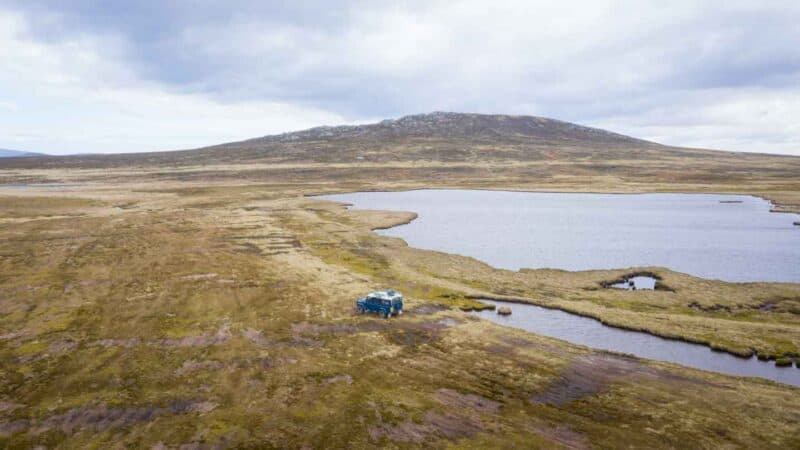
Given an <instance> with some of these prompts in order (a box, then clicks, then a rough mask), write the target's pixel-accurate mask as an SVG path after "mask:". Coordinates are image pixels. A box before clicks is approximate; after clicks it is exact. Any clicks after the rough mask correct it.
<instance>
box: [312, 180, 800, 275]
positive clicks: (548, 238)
mask: <svg viewBox="0 0 800 450" xmlns="http://www.w3.org/2000/svg"><path fill="white" fill-rule="evenodd" d="M322 198H325V199H330V200H336V201H341V202H346V203H351V204H353V206H354V207H355V208H359V209H382V210H399V211H414V212H416V213H418V215H419V217H418V218H417V219H416V220H414V221H413V222H411V223H410V224H407V225H402V226H398V227H394V228H390V229H388V230H382V231H379V233H380V234H383V235H386V236H396V237H400V238H403V239H404V240H405V241H406V242H408V244H409V245H410V246H412V247H416V248H423V249H430V250H438V251H442V252H446V253H454V254H460V255H466V256H472V257H475V258H477V259H480V260H482V261H485V262H487V263H489V264H490V265H492V266H494V267H498V268H503V269H511V270H517V269H520V268H523V267H527V268H556V269H566V270H589V269H617V268H627V267H646V266H660V267H667V268H670V269H672V270H676V271H678V272H685V273H689V274H692V275H696V276H699V277H703V278H709V279H720V280H726V281H739V282H742V281H784V282H800V230H799V229H798V227H796V226H794V225H793V222H794V221H798V220H800V215H797V214H786V213H770V206H771V205H770V203H769V202H767V201H766V200H763V199H760V198H756V197H751V196H741V195H717V194H584V193H532V192H507V191H478V190H416V191H403V192H358V193H352V194H341V195H328V196H323V197H322ZM731 202H734V203H731Z"/></svg>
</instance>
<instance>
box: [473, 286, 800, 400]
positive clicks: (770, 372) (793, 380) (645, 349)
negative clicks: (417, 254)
mask: <svg viewBox="0 0 800 450" xmlns="http://www.w3.org/2000/svg"><path fill="white" fill-rule="evenodd" d="M481 301H483V302H485V303H489V304H492V305H495V306H496V307H500V306H507V307H510V308H511V315H508V316H503V315H500V314H497V312H496V311H491V310H484V311H476V312H473V313H472V314H475V315H477V316H480V317H482V318H484V319H488V320H491V321H492V322H496V323H499V324H501V325H505V326H509V327H515V328H520V329H523V330H526V331H531V332H533V333H537V334H541V335H544V336H550V337H554V338H558V339H563V340H565V341H568V342H572V343H575V344H580V345H585V346H587V347H593V348H598V349H602V350H610V351H614V352H620V353H628V354H631V355H635V356H638V357H641V358H649V359H656V360H660V361H668V362H673V363H677V364H682V365H684V366H687V367H693V368H695V369H702V370H708V371H712V372H721V373H726V374H729V375H738V376H746V377H761V378H766V379H769V380H773V381H777V382H780V383H785V384H791V385H794V386H800V369H797V368H796V367H794V366H792V367H777V366H775V363H774V362H772V361H759V360H758V359H757V358H756V357H755V356H754V357H752V358H740V357H737V356H733V355H731V354H728V353H722V352H715V351H712V350H711V349H709V348H708V347H706V346H704V345H699V344H691V343H688V342H682V341H676V340H671V339H664V338H660V337H657V336H653V335H650V334H647V333H641V332H637V331H628V330H623V329H620V328H614V327H610V326H607V325H603V324H602V323H601V322H600V321H598V320H595V319H591V318H588V317H582V316H578V315H576V314H570V313H568V312H564V311H560V310H557V309H547V308H542V307H540V306H535V305H525V304H517V303H507V302H497V301H490V300H481Z"/></svg>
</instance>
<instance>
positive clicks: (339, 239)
mask: <svg viewBox="0 0 800 450" xmlns="http://www.w3.org/2000/svg"><path fill="white" fill-rule="evenodd" d="M448 142H449V143H448V144H447V145H445V144H441V143H440V144H441V145H439V144H430V145H434V146H436V145H439V146H438V147H437V148H438V149H439V150H440V151H438V153H435V154H432V155H434V156H431V157H430V158H427V159H425V158H419V155H420V154H419V153H417V151H419V152H422V149H423V148H424V147H425V145H428V144H422V143H419V142H416V141H413V142H405V143H404V144H403V145H402V146H399V145H400V144H398V147H397V152H395V153H391V152H388V153H387V151H384V150H386V149H385V148H384V149H381V151H377V150H376V151H374V152H365V151H364V150H360V152H361V153H366V154H367V156H368V158H366V159H364V160H359V161H358V162H354V161H351V160H349V159H348V158H349V156H348V155H350V156H352V155H356V153H353V154H352V155H351V154H350V153H347V152H345V151H344V150H341V151H338V150H337V151H338V153H336V155H337V156H338V157H340V159H339V160H338V161H322V160H315V159H314V158H310V157H308V155H307V153H304V152H305V149H300V150H302V151H300V150H298V152H297V153H295V154H294V155H295V156H294V157H292V158H286V157H281V158H277V159H276V158H272V159H271V157H269V156H268V155H267V156H264V155H262V157H261V159H257V160H256V159H254V160H253V161H249V160H247V158H250V157H251V156H252V155H250V154H249V153H247V152H245V150H242V151H241V152H239V151H238V150H236V149H234V150H233V153H231V155H234V156H235V157H234V156H230V157H229V158H227V159H224V160H221V159H220V158H218V157H216V156H214V157H212V156H213V155H212V156H208V155H211V154H210V153H202V152H201V153H200V155H203V154H205V155H206V157H203V158H199V159H197V160H194V161H189V160H188V156H186V155H187V154H180V155H179V157H177V156H172V157H167V156H164V155H157V156H152V157H151V159H147V158H144V157H142V158H139V159H132V158H133V157H125V158H122V160H120V161H111V162H109V161H106V160H103V159H102V158H100V159H99V160H98V161H100V162H93V161H94V160H92V158H91V157H86V158H82V159H80V160H79V162H77V163H75V165H74V166H73V167H69V166H70V164H72V163H69V164H66V166H67V167H66V168H64V167H52V166H50V164H51V162H47V163H46V164H45V163H38V165H37V163H35V162H32V160H26V161H24V162H20V161H15V162H9V163H6V164H5V165H3V164H2V163H0V181H2V183H5V184H8V183H63V184H64V185H63V186H61V187H37V186H34V187H27V188H12V187H8V186H6V187H2V186H0V447H3V448H30V447H35V446H37V445H41V446H45V447H62V448H113V447H115V446H116V447H120V448H121V447H139V448H179V447H180V446H181V445H186V446H188V448H225V447H235V448H271V447H275V448H332V447H349V448H374V447H376V446H382V447H390V448H412V447H425V448H445V447H450V448H478V447H496V448H529V447H534V448H535V447H540V448H553V447H565V448H590V447H601V448H619V447H626V446H630V447H638V448H676V447H678V448H720V447H731V448H797V447H800V406H798V404H797V395H798V393H800V391H798V389H797V388H794V387H791V386H786V385H782V384H778V383H774V382H771V381H766V380H761V379H747V378H738V377H731V376H726V375H722V374H716V373H709V372H702V371H697V370H692V369H688V368H685V367H681V366H677V365H672V364H666V363H659V362H654V361H647V360H641V359H637V358H633V357H629V356H624V355H616V354H611V353H606V352H602V351H596V350H592V349H589V348H585V347H580V346H575V345H570V344H568V343H565V342H562V341H558V340H554V339H550V338H546V337H541V336H537V335H534V334H529V333H524V332H521V331H515V330H510V329H504V328H502V327H499V326H497V325H495V324H492V323H488V322H486V321H480V320H478V319H476V318H475V317H473V316H471V315H469V314H468V313H465V312H463V311H462V309H468V308H472V307H476V306H479V304H478V303H477V302H476V301H475V300H472V299H471V298H470V297H473V296H497V297H505V298H509V297H510V298H516V299H520V300H524V301H530V302H532V303H537V304H542V305H545V306H549V307H555V308H561V309H565V310H568V311H572V312H576V313H579V314H584V315H588V316H592V317H597V318H600V319H601V320H603V321H605V322H607V323H611V324H614V325H617V326H622V327H627V328H633V329H640V330H645V331H648V332H651V333H654V334H659V335H664V336H672V337H676V338H680V339H686V340H692V341H697V342H703V343H707V344H709V345H711V346H714V347H716V348H718V349H723V350H727V351H730V352H733V353H741V354H749V353H752V352H757V353H758V354H759V355H764V356H766V357H770V358H774V359H781V361H782V362H784V361H786V359H787V358H788V360H790V361H791V360H793V359H794V358H796V357H797V356H798V354H800V285H797V284H786V283H752V284H732V283H723V282H717V281H709V280H702V279H698V278H694V277H690V276H687V275H683V274H678V273H674V272H671V271H669V270H667V269H664V268H658V267H654V268H642V269H643V270H649V271H652V272H655V273H657V274H658V275H659V276H661V277H662V279H663V283H664V284H666V285H667V286H669V287H670V288H672V289H673V290H674V292H671V291H653V292H641V291H639V292H636V293H632V292H622V291H619V292H618V291H612V290H607V289H602V288H600V284H599V283H601V282H602V281H607V280H611V279H614V278H616V277H618V276H620V275H624V274H625V273H627V270H622V269H621V270H609V271H590V272H564V271H551V270H522V271H519V272H512V271H504V270H497V269H493V268H491V267H489V266H487V265H485V264H483V263H481V262H479V261H476V260H473V259H469V258H464V257H458V256H454V255H447V254H442V253H437V252H430V251H423V250H418V249H413V248H410V247H408V246H407V245H405V243H404V242H402V241H401V240H399V239H393V238H384V237H379V236H377V235H376V234H374V233H373V232H372V231H371V230H372V229H375V228H381V227H387V226H391V225H393V224H396V223H402V222H404V221H408V220H411V219H412V218H413V214H412V213H410V212H405V213H404V212H380V211H378V212H366V211H349V210H346V209H345V208H344V207H342V205H338V204H335V203H331V202H324V201H320V200H317V199H314V198H310V197H308V196H309V195H312V194H321V193H331V192H345V191H356V190H371V189H407V188H420V187H456V188H458V187H462V188H492V189H515V190H531V191H536V190H539V191H544V190H549V191H598V192H730V193H744V194H753V195H760V196H763V197H766V198H769V199H771V200H773V201H774V202H775V203H776V208H778V209H780V210H795V211H796V210H798V209H800V183H798V182H797V180H798V179H799V178H798V176H797V175H798V174H799V173H800V161H798V160H799V159H798V158H777V157H767V156H759V155H746V156H742V157H737V156H730V155H726V154H716V153H708V152H701V151H698V152H697V154H695V153H694V152H690V151H684V152H683V153H670V152H660V153H653V154H647V155H646V156H647V157H643V156H642V155H641V154H638V155H633V156H632V155H630V154H627V153H623V156H617V157H616V159H614V158H610V157H608V155H609V154H606V156H605V157H601V156H602V155H603V154H604V152H599V153H598V155H590V156H576V155H575V154H572V153H571V152H570V151H569V149H566V147H560V148H561V149H562V150H560V153H559V151H556V152H553V154H549V153H546V151H545V150H542V151H543V152H544V153H541V155H544V156H542V158H538V157H537V158H534V157H533V156H532V155H534V154H536V153H535V152H533V150H531V149H521V148H520V147H518V146H517V147H514V146H513V145H511V144H508V145H507V146H505V147H504V146H496V147H492V148H491V152H489V153H486V152H483V153H481V152H479V151H477V150H476V148H478V147H476V146H472V147H468V148H466V149H463V148H462V150H461V153H450V152H451V151H453V152H455V151H456V150H458V149H459V148H461V147H459V146H458V145H457V144H454V143H453V142H452V141H448ZM298 145H299V144H298ZM309 145H311V144H309ZM314 145H318V144H314ZM319 145H322V144H319ZM487 148H488V147H487ZM523 150H525V151H524V152H523V153H524V154H525V155H529V158H527V159H526V158H522V157H520V155H519V154H515V153H514V152H515V151H519V152H522V151H523ZM487 151H488V150H487ZM237 152H238V153H237ZM403 152H405V153H403ZM425 154H429V153H425ZM214 155H216V153H215V154H214ZM248 155H250V156H248ZM370 155H371V156H370ZM386 155H390V156H391V157H389V156H386ZM403 155H405V156H403ZM409 155H411V156H409ZM429 155H431V154H429ZM499 155H502V156H503V157H500V156H499ZM509 155H511V157H509ZM547 155H549V156H547ZM698 155H699V156H698ZM709 155H710V156H709ZM252 157H253V158H255V156H252ZM176 158H177V159H176ZM204 158H206V159H204ZM317 159H319V158H317ZM48 161H49V160H48ZM384 286H393V287H396V288H398V289H400V290H401V291H402V292H403V293H404V294H406V297H407V311H408V312H407V314H405V315H403V316H401V317H399V318H394V319H391V320H383V319H379V318H376V317H369V316H360V315H355V314H353V310H352V305H353V300H354V299H355V298H357V297H358V296H359V295H362V294H363V293H364V292H366V291H369V290H372V289H375V288H379V287H384ZM784 370H798V369H796V368H791V369H784Z"/></svg>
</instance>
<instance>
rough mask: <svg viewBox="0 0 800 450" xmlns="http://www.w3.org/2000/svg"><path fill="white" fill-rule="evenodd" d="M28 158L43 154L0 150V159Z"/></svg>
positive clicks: (42, 154)
mask: <svg viewBox="0 0 800 450" xmlns="http://www.w3.org/2000/svg"><path fill="white" fill-rule="evenodd" d="M30 156H44V153H36V152H25V151H21V150H9V149H7V148H0V158H25V157H30Z"/></svg>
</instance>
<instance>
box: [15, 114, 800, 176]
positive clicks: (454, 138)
mask: <svg viewBox="0 0 800 450" xmlns="http://www.w3.org/2000/svg"><path fill="white" fill-rule="evenodd" d="M44 156H46V157H42V158H3V159H2V162H0V167H2V168H26V167H30V168H33V167H51V168H66V167H84V168H89V167H125V166H163V167H166V166H176V167H177V166H194V165H211V164H221V163H224V164H251V163H264V164H308V163H316V164H354V165H360V164H364V163H370V164H378V163H403V164H408V163H412V164H414V163H417V162H425V163H448V164H453V163H459V164H460V163H465V164H497V163H502V164H506V163H514V162H521V163H533V162H548V163H549V162H560V163H567V162H569V163H576V165H575V167H576V168H580V170H586V171H594V170H601V168H602V174H603V176H608V175H610V174H615V176H627V175H628V174H630V173H631V169H630V168H629V166H628V165H627V164H629V162H630V161H654V160H659V161H664V162H671V161H674V160H675V159H676V158H678V159H682V160H684V161H685V160H686V159H687V158H693V159H694V160H695V161H700V160H708V159H709V158H711V159H719V160H725V161H727V163H726V164H740V163H741V161H744V160H750V159H758V158H770V159H774V158H781V157H780V156H774V155H770V156H767V155H757V154H743V153H730V152H725V151H717V150H707V149H693V148H682V147H672V146H667V145H662V144H659V143H655V142H651V141H646V140H643V139H637V138H634V137H630V136H625V135H622V134H619V133H614V132H611V131H606V130H601V129H598V128H592V127H587V126H583V125H578V124H574V123H570V122H564V121H561V120H555V119H549V118H545V117H536V116H519V115H504V114H471V113H455V112H440V111H439V112H433V113H428V114H415V115H409V116H404V117H400V118H397V119H389V120H383V121H380V122H376V123H370V124H363V125H343V126H323V127H316V128H310V129H307V130H302V131H295V132H290V133H283V134H277V135H270V136H263V137H258V138H254V139H248V140H243V141H238V142H229V143H225V144H218V145H213V146H209V147H203V148H196V149H188V150H174V151H165V152H151V153H125V154H107V155H104V154H84V155H69V156H49V155H44ZM783 158H789V157H783ZM795 158H796V157H795ZM611 161H625V163H623V164H619V165H615V163H611ZM623 168H626V169H624V170H623ZM576 170H578V169H576ZM543 173H546V172H543ZM540 175H541V174H539V176H540Z"/></svg>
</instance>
